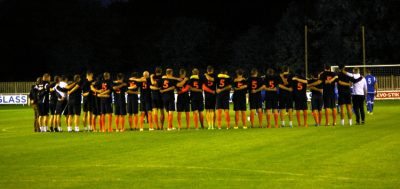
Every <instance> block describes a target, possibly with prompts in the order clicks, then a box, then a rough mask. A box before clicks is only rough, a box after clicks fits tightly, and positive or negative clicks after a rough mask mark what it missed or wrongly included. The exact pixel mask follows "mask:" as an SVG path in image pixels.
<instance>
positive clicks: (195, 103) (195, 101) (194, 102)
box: [190, 95, 204, 112]
mask: <svg viewBox="0 0 400 189" xmlns="http://www.w3.org/2000/svg"><path fill="white" fill-rule="evenodd" d="M203 103H204V101H203V97H202V96H199V95H196V96H191V97H190V106H191V108H192V111H199V112H201V111H203V110H204V104H203Z"/></svg>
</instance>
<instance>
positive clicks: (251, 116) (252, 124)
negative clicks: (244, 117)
mask: <svg viewBox="0 0 400 189" xmlns="http://www.w3.org/2000/svg"><path fill="white" fill-rule="evenodd" d="M250 125H251V127H253V126H254V112H253V111H251V112H250Z"/></svg>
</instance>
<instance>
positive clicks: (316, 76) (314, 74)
mask: <svg viewBox="0 0 400 189" xmlns="http://www.w3.org/2000/svg"><path fill="white" fill-rule="evenodd" d="M311 76H312V78H313V79H317V78H318V77H319V72H318V71H315V72H313V73H312V75H311Z"/></svg>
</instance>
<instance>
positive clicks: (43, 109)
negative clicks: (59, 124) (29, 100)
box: [38, 103, 49, 116]
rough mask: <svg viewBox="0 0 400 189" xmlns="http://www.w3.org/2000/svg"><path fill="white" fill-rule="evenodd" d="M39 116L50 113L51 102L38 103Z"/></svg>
mask: <svg viewBox="0 0 400 189" xmlns="http://www.w3.org/2000/svg"><path fill="white" fill-rule="evenodd" d="M38 111H39V116H47V115H49V103H38Z"/></svg>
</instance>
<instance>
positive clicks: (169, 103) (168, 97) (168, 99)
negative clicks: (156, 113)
mask: <svg viewBox="0 0 400 189" xmlns="http://www.w3.org/2000/svg"><path fill="white" fill-rule="evenodd" d="M162 100H163V103H162V104H163V105H164V109H165V110H166V111H167V112H168V111H175V96H174V94H163V95H162Z"/></svg>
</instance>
